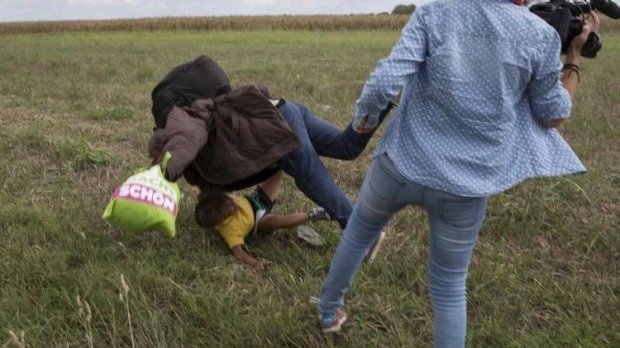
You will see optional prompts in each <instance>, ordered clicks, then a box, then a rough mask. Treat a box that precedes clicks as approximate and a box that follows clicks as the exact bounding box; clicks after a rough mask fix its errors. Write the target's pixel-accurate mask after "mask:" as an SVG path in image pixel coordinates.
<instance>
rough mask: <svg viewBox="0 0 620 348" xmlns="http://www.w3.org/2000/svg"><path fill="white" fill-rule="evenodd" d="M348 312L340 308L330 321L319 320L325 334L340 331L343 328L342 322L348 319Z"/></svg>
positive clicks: (320, 327)
mask: <svg viewBox="0 0 620 348" xmlns="http://www.w3.org/2000/svg"><path fill="white" fill-rule="evenodd" d="M347 318H348V317H347V313H345V312H344V311H343V310H341V309H339V310H337V311H336V315H335V316H334V318H332V320H330V321H323V320H319V329H321V331H322V332H323V333H324V334H327V333H333V332H338V331H340V330H341V329H342V324H344V322H345V321H347Z"/></svg>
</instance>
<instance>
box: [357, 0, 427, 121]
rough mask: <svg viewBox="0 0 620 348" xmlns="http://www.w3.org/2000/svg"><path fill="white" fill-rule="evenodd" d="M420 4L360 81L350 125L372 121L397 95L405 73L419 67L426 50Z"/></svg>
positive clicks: (425, 32)
mask: <svg viewBox="0 0 620 348" xmlns="http://www.w3.org/2000/svg"><path fill="white" fill-rule="evenodd" d="M424 13H425V11H424V7H421V8H420V9H418V10H416V11H415V12H414V13H413V15H412V16H411V19H410V20H409V22H407V24H406V25H405V27H404V28H403V30H402V33H401V37H400V39H399V41H398V42H397V43H396V45H395V46H394V48H393V49H392V52H391V53H390V55H389V56H388V57H387V58H385V59H382V60H380V61H379V63H378V64H377V66H376V68H375V70H374V71H373V72H372V73H371V75H370V77H369V79H368V80H367V81H366V84H365V85H364V89H363V90H362V94H361V95H360V98H359V99H358V100H357V103H356V111H355V116H354V119H353V126H354V127H355V128H357V127H358V126H359V125H360V123H361V122H362V121H365V123H366V124H368V125H376V124H377V123H378V116H379V114H380V113H381V111H382V110H383V109H385V107H386V106H387V105H388V102H389V101H390V100H391V99H392V97H394V96H395V95H397V94H398V93H399V92H400V90H401V88H402V86H403V84H404V83H405V81H406V80H407V77H408V76H410V75H412V74H414V73H416V72H417V71H418V70H419V63H420V62H423V61H424V58H425V56H426V52H427V44H428V37H427V29H426V23H425V21H424Z"/></svg>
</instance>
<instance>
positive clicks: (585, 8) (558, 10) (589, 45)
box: [528, 0, 620, 58]
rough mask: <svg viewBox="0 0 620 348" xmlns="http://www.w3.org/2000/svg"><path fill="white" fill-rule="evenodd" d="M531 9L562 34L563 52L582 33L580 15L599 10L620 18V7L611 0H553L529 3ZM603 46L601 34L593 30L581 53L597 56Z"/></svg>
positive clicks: (563, 52)
mask: <svg viewBox="0 0 620 348" xmlns="http://www.w3.org/2000/svg"><path fill="white" fill-rule="evenodd" d="M528 7H529V10H530V11H531V12H532V13H534V14H536V15H537V16H539V17H540V18H542V19H544V20H545V21H546V22H547V23H549V25H551V26H552V27H553V28H554V29H555V30H556V31H557V32H558V34H559V35H560V39H561V40H562V54H565V53H566V50H567V49H568V46H569V45H570V43H571V41H572V40H573V39H574V38H575V37H577V36H579V34H581V31H582V30H583V24H582V20H581V19H580V18H579V16H582V15H585V14H587V13H590V12H592V11H593V10H598V11H599V12H601V13H603V14H605V15H607V16H608V17H611V18H614V19H618V18H620V7H618V5H617V4H615V3H614V2H613V1H611V0H591V1H589V2H587V1H567V0H551V1H547V2H542V3H536V4H532V5H528ZM602 47H603V45H602V43H601V38H600V36H599V35H598V34H597V33H595V32H592V33H590V35H589V36H588V40H587V41H586V43H585V44H584V46H583V48H582V50H581V55H582V56H584V57H586V58H595V57H596V54H597V53H598V51H600V50H601V48H602Z"/></svg>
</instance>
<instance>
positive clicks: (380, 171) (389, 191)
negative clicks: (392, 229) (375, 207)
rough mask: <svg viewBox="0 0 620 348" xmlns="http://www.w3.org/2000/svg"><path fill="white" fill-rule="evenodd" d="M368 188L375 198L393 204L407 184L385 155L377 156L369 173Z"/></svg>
mask: <svg viewBox="0 0 620 348" xmlns="http://www.w3.org/2000/svg"><path fill="white" fill-rule="evenodd" d="M369 174H370V177H369V178H368V179H369V180H368V186H369V188H370V190H371V191H372V193H373V194H374V195H375V197H377V198H379V199H381V200H384V201H389V202H394V201H396V199H398V197H399V196H400V194H401V193H402V191H403V188H404V187H405V185H406V184H407V179H405V178H404V177H403V176H402V174H400V173H399V172H398V169H396V167H395V166H394V163H393V162H392V160H391V159H390V158H389V157H388V155H387V153H383V154H381V155H379V156H377V157H376V158H375V160H374V162H373V164H372V166H371V169H370V171H369Z"/></svg>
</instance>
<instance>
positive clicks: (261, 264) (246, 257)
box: [230, 244, 271, 270]
mask: <svg viewBox="0 0 620 348" xmlns="http://www.w3.org/2000/svg"><path fill="white" fill-rule="evenodd" d="M230 250H231V251H232V253H233V255H234V256H235V259H237V260H239V261H241V262H243V263H245V264H247V265H250V266H252V267H253V268H254V269H256V270H260V269H263V268H265V267H267V266H269V264H270V263H271V262H269V261H266V260H257V259H255V258H253V257H252V256H251V255H250V254H248V253H247V252H246V251H245V249H243V244H237V245H235V246H234V247H232V248H231V249H230Z"/></svg>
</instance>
